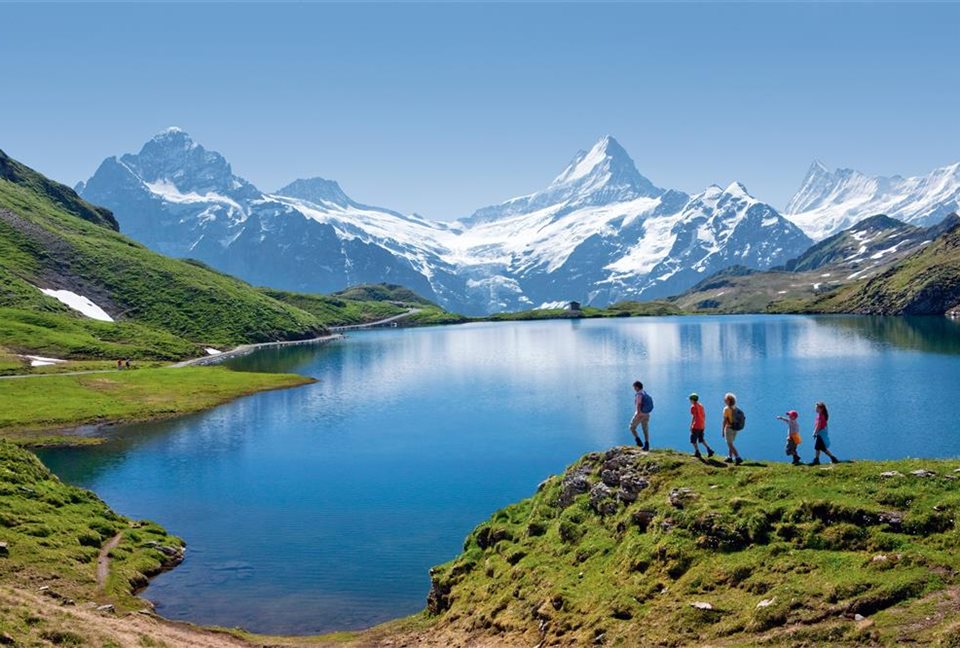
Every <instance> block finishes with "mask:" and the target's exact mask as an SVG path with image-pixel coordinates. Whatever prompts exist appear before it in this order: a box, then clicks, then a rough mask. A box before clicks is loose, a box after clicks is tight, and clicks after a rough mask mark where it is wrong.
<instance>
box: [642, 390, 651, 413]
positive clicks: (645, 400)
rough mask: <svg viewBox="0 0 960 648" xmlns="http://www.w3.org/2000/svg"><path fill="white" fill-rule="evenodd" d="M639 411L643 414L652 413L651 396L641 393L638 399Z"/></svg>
mask: <svg viewBox="0 0 960 648" xmlns="http://www.w3.org/2000/svg"><path fill="white" fill-rule="evenodd" d="M640 411H641V412H642V413H643V414H649V413H650V412H652V411H653V396H651V395H650V394H648V393H647V392H643V396H641V397H640Z"/></svg>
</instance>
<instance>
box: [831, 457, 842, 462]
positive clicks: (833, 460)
mask: <svg viewBox="0 0 960 648" xmlns="http://www.w3.org/2000/svg"><path fill="white" fill-rule="evenodd" d="M830 463H840V460H839V459H837V458H836V457H830Z"/></svg>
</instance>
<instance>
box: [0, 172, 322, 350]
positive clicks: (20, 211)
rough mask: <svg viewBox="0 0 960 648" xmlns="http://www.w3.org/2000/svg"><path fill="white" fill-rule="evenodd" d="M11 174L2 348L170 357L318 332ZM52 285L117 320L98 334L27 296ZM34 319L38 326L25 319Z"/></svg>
mask: <svg viewBox="0 0 960 648" xmlns="http://www.w3.org/2000/svg"><path fill="white" fill-rule="evenodd" d="M6 160H7V164H8V166H9V165H11V164H12V165H16V163H15V162H12V161H10V160H9V158H6ZM19 168H20V169H21V171H22V173H21V174H20V175H19V176H16V177H14V180H17V181H11V180H10V179H9V178H8V177H7V176H0V210H8V211H6V212H5V213H3V214H0V307H2V308H3V309H4V310H3V311H0V345H3V346H5V347H7V348H9V349H13V350H21V349H29V350H31V351H35V350H39V349H43V350H45V351H46V352H48V353H50V354H54V353H59V354H60V355H66V356H71V357H81V356H82V357H97V356H99V357H113V356H115V355H117V354H121V353H123V354H127V355H132V356H134V357H165V358H169V357H184V356H187V355H191V354H193V353H196V352H197V351H198V347H199V346H202V345H212V346H229V345H235V344H239V343H242V342H263V341H269V340H276V339H296V338H304V337H311V336H314V335H317V334H319V333H321V332H322V330H323V327H322V325H321V324H320V323H319V322H318V321H317V319H316V318H315V317H314V316H312V315H310V314H309V313H306V312H304V311H302V310H300V309H297V308H294V307H291V306H289V305H286V304H282V303H280V302H278V301H277V300H275V299H271V298H270V297H268V296H266V295H264V294H262V293H261V292H259V291H257V290H255V289H254V288H252V287H251V286H249V285H247V284H245V283H243V282H242V281H239V280H237V279H234V278H231V277H229V276H226V275H223V274H221V273H218V272H213V271H211V270H209V269H207V268H204V267H202V266H200V265H198V264H193V263H188V262H185V261H180V260H176V259H170V258H168V257H164V256H162V255H159V254H156V253H153V252H151V251H149V250H147V249H146V248H144V247H143V246H141V245H139V244H137V243H135V242H133V241H131V240H130V239H128V238H126V237H124V236H122V235H121V234H118V233H117V232H115V231H113V230H112V229H110V228H109V227H106V226H104V224H102V223H96V222H91V221H92V220H94V219H93V218H92V217H91V218H90V219H85V218H83V217H82V216H84V215H89V214H98V213H99V212H98V211H97V208H95V207H93V206H92V205H89V204H87V203H85V202H84V201H82V200H81V199H79V198H78V197H76V195H75V194H73V198H72V200H71V201H65V200H59V199H58V197H62V196H68V195H69V194H72V193H73V192H72V190H70V189H68V188H66V187H63V186H62V185H58V184H56V183H53V182H51V181H49V180H46V179H45V178H43V177H42V176H39V174H36V173H35V172H32V171H30V170H29V169H27V168H26V167H22V165H20V166H19ZM30 174H33V175H30ZM38 178H39V180H38ZM54 191H55V193H51V192H54ZM51 284H54V285H55V287H58V288H59V287H67V288H69V289H72V290H74V292H79V293H81V294H84V295H86V296H88V297H90V298H91V299H93V300H94V301H95V302H98V303H99V301H102V302H103V303H101V305H104V304H109V306H110V308H109V311H110V312H112V313H114V314H122V319H123V322H122V323H121V324H120V325H117V326H103V325H101V324H99V323H96V322H93V321H91V320H88V319H86V318H82V317H81V316H79V315H77V314H76V313H74V312H73V311H70V310H69V309H67V308H66V307H65V306H63V305H62V304H60V303H59V302H58V301H56V300H54V299H52V298H50V297H46V296H45V295H42V294H41V293H40V292H39V291H38V290H36V289H35V286H38V285H39V286H41V287H48V286H50V285H51ZM98 300H99V301H98ZM26 313H29V315H28V314H26ZM40 316H43V317H45V318H46V320H45V321H39V320H36V319H33V318H36V317H40ZM30 340H35V341H36V343H35V344H32V345H30V346H28V344H30V342H29V341H30ZM118 344H119V346H118Z"/></svg>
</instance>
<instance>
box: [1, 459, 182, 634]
mask: <svg viewBox="0 0 960 648" xmlns="http://www.w3.org/2000/svg"><path fill="white" fill-rule="evenodd" d="M0 473H2V474H3V479H2V480H0V541H2V542H5V543H7V548H8V552H9V553H8V555H6V556H4V557H0V581H2V582H3V583H4V584H5V585H10V584H16V585H17V586H19V587H21V588H24V589H29V590H32V591H34V592H37V591H38V590H39V588H40V587H41V586H45V587H48V588H49V591H47V592H46V597H47V598H49V599H50V600H51V601H56V602H57V603H58V604H60V605H62V604H63V603H62V602H63V601H64V600H66V599H72V600H74V601H76V603H77V604H78V605H83V603H84V602H86V601H93V602H96V603H104V602H111V603H113V604H115V605H116V606H118V608H119V609H139V608H142V607H143V601H141V600H139V599H137V598H136V597H135V596H133V591H134V590H135V589H137V588H139V587H142V586H143V585H144V584H145V582H146V578H147V576H149V575H151V574H154V573H156V572H157V571H159V570H161V569H162V568H163V567H164V566H168V565H169V564H170V563H171V561H172V560H175V558H171V556H168V555H166V554H165V553H164V552H163V551H161V550H160V549H159V548H158V547H164V548H171V549H174V550H176V549H179V548H180V547H182V544H183V543H182V542H181V541H180V540H179V539H177V538H174V537H171V536H169V535H168V534H167V533H166V532H165V531H164V530H163V529H162V528H160V527H159V526H157V525H156V524H152V523H149V522H142V523H135V522H132V521H131V520H128V519H127V518H124V517H122V516H120V515H117V514H116V513H114V512H113V511H111V510H110V509H109V508H108V507H107V505H106V504H104V503H103V502H102V501H101V500H100V499H99V498H97V496H96V495H94V494H93V493H91V492H89V491H85V490H82V489H79V488H75V487H73V486H68V485H66V484H64V483H62V482H61V481H60V480H59V479H57V478H56V477H55V476H54V475H52V474H51V473H50V472H49V471H48V470H47V469H46V468H45V467H44V466H43V465H42V464H41V463H40V461H39V460H37V458H36V457H35V456H33V455H32V454H31V453H29V452H27V451H25V450H22V449H20V448H18V447H16V446H15V445H13V444H11V443H9V442H7V441H0ZM118 533H120V534H122V540H121V542H120V544H119V545H118V546H117V548H116V549H114V550H113V551H112V552H111V557H112V559H111V569H110V575H109V577H108V579H107V581H106V583H105V587H104V588H103V589H101V588H100V587H98V583H97V579H96V570H97V556H98V553H99V550H100V547H101V546H102V545H103V544H104V543H105V542H107V541H108V540H109V539H110V538H112V537H113V536H114V535H116V534H118ZM0 632H2V633H6V634H8V635H9V636H11V637H13V638H15V639H17V640H18V641H19V643H18V645H43V646H46V645H50V644H63V643H66V644H67V645H107V644H101V643H100V642H97V643H84V642H80V641H78V640H77V639H75V638H74V637H73V636H71V635H70V634H69V633H71V632H72V629H71V628H66V627H62V626H60V625H59V624H56V623H52V622H51V621H50V620H49V619H48V618H45V617H43V616H39V615H37V613H36V610H35V609H32V607H25V608H17V607H12V606H8V605H4V606H2V607H0ZM34 642H36V643H34ZM144 645H148V644H144Z"/></svg>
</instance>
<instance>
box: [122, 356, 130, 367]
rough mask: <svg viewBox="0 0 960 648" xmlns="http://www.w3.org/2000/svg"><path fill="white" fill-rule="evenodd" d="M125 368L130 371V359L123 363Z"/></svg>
mask: <svg viewBox="0 0 960 648" xmlns="http://www.w3.org/2000/svg"><path fill="white" fill-rule="evenodd" d="M123 366H124V368H125V369H129V368H130V358H127V359H125V360H124V361H123Z"/></svg>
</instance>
